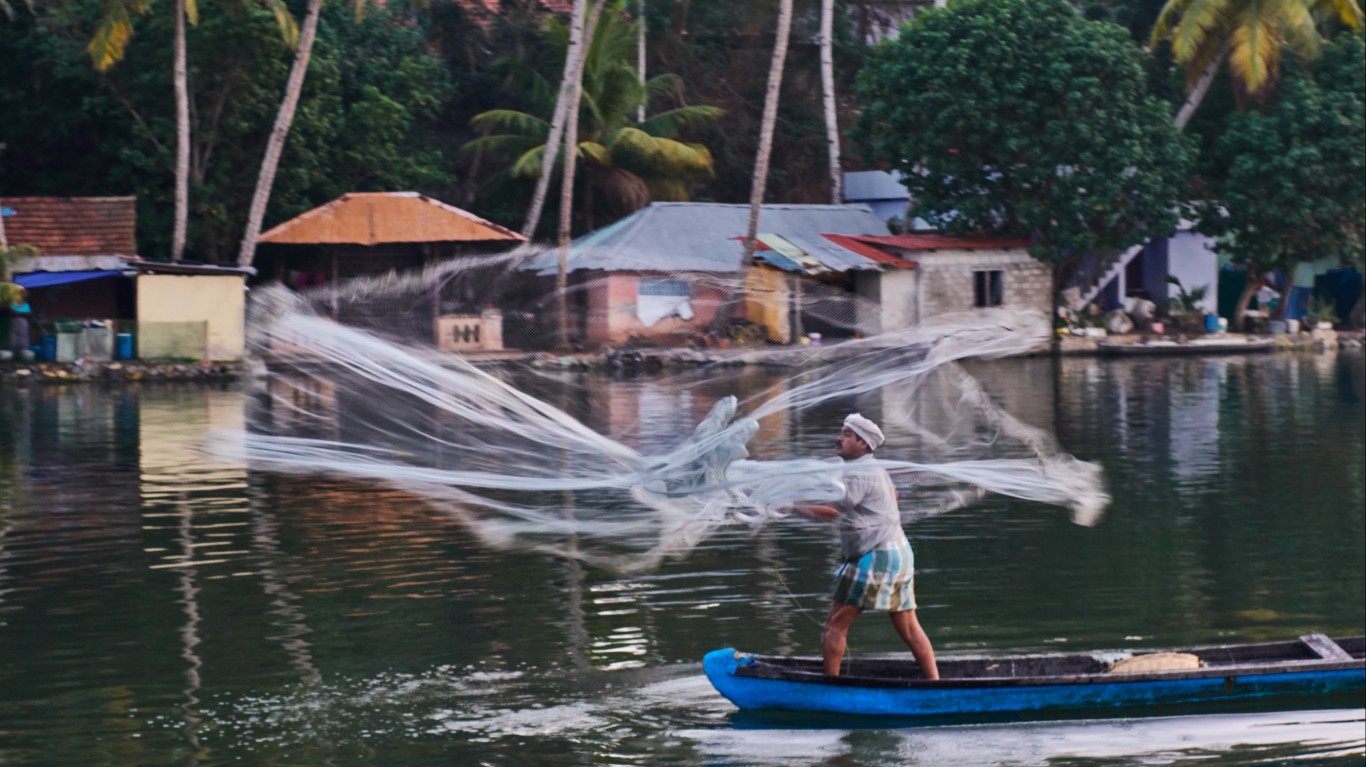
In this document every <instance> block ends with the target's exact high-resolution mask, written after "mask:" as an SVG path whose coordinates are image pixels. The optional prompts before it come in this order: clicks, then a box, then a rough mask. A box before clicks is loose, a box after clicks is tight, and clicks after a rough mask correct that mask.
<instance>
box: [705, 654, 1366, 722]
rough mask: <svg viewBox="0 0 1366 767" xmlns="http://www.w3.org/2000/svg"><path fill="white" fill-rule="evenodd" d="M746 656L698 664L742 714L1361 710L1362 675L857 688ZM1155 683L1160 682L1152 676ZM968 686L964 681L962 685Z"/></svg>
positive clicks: (1346, 671) (1331, 672)
mask: <svg viewBox="0 0 1366 767" xmlns="http://www.w3.org/2000/svg"><path fill="white" fill-rule="evenodd" d="M746 663H753V661H752V660H750V659H749V657H748V656H745V655H743V654H740V653H736V652H735V651H734V650H730V649H726V650H716V651H714V652H711V653H708V654H707V656H706V658H705V659H704V660H703V668H704V670H705V671H706V674H707V677H708V678H709V679H710V680H711V682H712V685H713V686H715V687H716V689H717V691H718V692H720V693H721V694H722V695H724V696H725V697H726V698H727V699H729V700H730V701H731V702H732V703H734V704H735V705H736V706H738V707H740V708H741V709H746V710H763V709H778V710H793V711H816V712H825V713H832V714H849V715H871V716H911V717H935V716H963V715H975V714H1029V713H1038V714H1040V715H1046V714H1055V713H1057V712H1066V711H1077V712H1081V711H1095V710H1103V709H1126V708H1134V709H1138V708H1159V707H1164V706H1186V705H1190V704H1211V703H1230V702H1270V701H1282V702H1285V703H1286V704H1287V705H1286V707H1301V706H1302V705H1304V704H1306V703H1308V702H1309V701H1311V700H1313V699H1318V698H1322V697H1326V696H1335V697H1348V698H1351V697H1352V696H1353V694H1355V696H1356V700H1355V703H1356V705H1361V704H1362V696H1363V691H1366V669H1363V668H1361V667H1356V668H1342V669H1320V670H1302V671H1299V670H1285V671H1268V672H1266V673H1244V672H1243V671H1242V670H1234V669H1230V670H1229V673H1228V674H1226V675H1224V674H1221V675H1207V676H1192V675H1180V674H1178V675H1172V676H1171V678H1160V675H1146V676H1145V677H1144V678H1125V677H1123V676H1120V677H1115V678H1114V679H1113V680H1107V679H1103V678H1101V679H1097V678H1091V677H1088V678H1086V679H1085V680H1072V681H1068V682H1063V683H1051V684H1050V683H1046V682H1041V683H1027V684H989V683H983V684H980V685H973V684H971V683H962V682H959V683H955V682H954V681H952V680H951V681H949V682H948V683H946V684H936V683H934V682H921V683H920V684H919V685H915V686H888V687H878V686H860V685H858V684H850V683H837V682H835V681H833V680H832V679H831V678H830V677H821V678H820V679H821V680H823V681H817V680H811V681H806V680H789V679H774V678H764V677H758V676H746V675H745V674H744V673H738V672H739V671H740V669H741V667H742V666H744V665H745V664H746ZM1152 677H1159V678H1152ZM966 681H967V680H964V682H966Z"/></svg>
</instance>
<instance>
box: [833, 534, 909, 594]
mask: <svg viewBox="0 0 1366 767" xmlns="http://www.w3.org/2000/svg"><path fill="white" fill-rule="evenodd" d="M834 598H835V602H836V603H843V604H847V605H854V606H855V607H862V608H863V609H865V610H877V611H881V612H901V611H903V610H914V609H915V555H914V554H913V553H911V544H910V543H909V542H908V541H907V540H906V538H905V537H904V536H903V537H901V538H900V539H899V540H896V541H892V542H891V543H885V544H883V545H881V546H879V547H877V548H876V549H873V550H872V551H870V552H868V553H867V554H864V555H863V556H862V557H859V558H858V560H857V561H855V560H850V561H848V562H845V563H844V564H842V565H840V567H839V569H838V570H836V571H835V593H834Z"/></svg>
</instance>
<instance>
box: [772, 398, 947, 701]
mask: <svg viewBox="0 0 1366 767" xmlns="http://www.w3.org/2000/svg"><path fill="white" fill-rule="evenodd" d="M884 439H885V437H883V435H882V430H881V429H879V428H878V425H877V424H875V423H873V422H872V421H871V420H869V419H867V418H864V417H863V416H861V415H859V414H858V413H853V414H851V415H850V416H849V417H847V418H845V419H844V428H842V429H840V434H839V437H838V438H837V439H836V453H837V454H838V456H839V458H840V459H841V460H843V461H844V462H845V463H846V468H845V472H844V484H845V493H844V498H843V499H841V500H840V501H839V502H837V503H835V504H798V505H797V506H796V509H797V510H798V511H800V512H802V513H804V514H806V515H808V516H811V517H814V518H816V519H820V520H824V521H826V522H834V523H835V526H836V529H837V530H838V532H839V538H840V554H841V556H842V558H843V560H844V562H843V564H841V565H840V566H839V569H838V570H836V571H835V588H834V594H833V597H834V603H833V604H832V605H831V607H830V614H829V615H827V616H826V619H825V633H824V636H823V638H822V641H821V656H822V658H823V660H824V665H825V673H826V674H828V675H829V676H839V673H840V662H841V660H843V658H844V649H845V645H846V644H847V637H848V634H849V627H850V626H852V625H853V624H854V619H855V618H857V617H858V616H859V613H861V612H863V611H864V610H874V611H877V612H886V613H888V614H889V615H890V616H891V619H892V626H893V627H895V628H896V632H897V633H898V634H900V635H901V638H902V639H903V640H905V642H906V644H907V645H908V646H909V647H910V648H911V653H912V654H913V655H915V660H916V662H917V663H919V664H920V668H921V670H922V671H923V672H924V673H925V678H926V679H938V678H939V667H938V666H937V665H935V661H934V648H933V647H932V646H930V638H929V637H928V636H926V635H925V630H924V629H922V628H921V627H920V621H919V620H917V619H916V615H915V557H914V555H913V554H912V553H911V544H910V541H908V540H906V533H905V532H903V531H902V529H901V514H900V512H899V511H898V509H897V494H896V488H895V487H894V486H893V485H892V477H891V475H889V474H888V473H887V470H886V469H883V468H881V467H879V466H876V465H873V460H874V459H873V451H874V450H876V449H877V447H878V446H879V445H881V444H882V442H883V440H884Z"/></svg>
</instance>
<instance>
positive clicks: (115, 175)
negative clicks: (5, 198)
mask: <svg viewBox="0 0 1366 767" xmlns="http://www.w3.org/2000/svg"><path fill="white" fill-rule="evenodd" d="M405 8H406V6H404V4H403V3H401V2H391V3H389V6H388V8H376V9H373V10H372V12H371V13H369V14H367V15H366V17H365V19H363V20H362V21H361V22H359V23H357V22H356V21H355V20H354V18H353V16H352V14H351V11H350V9H349V8H347V7H345V6H344V5H342V4H334V5H333V6H330V7H328V8H326V9H324V11H323V18H322V20H321V23H320V26H319V31H318V43H317V46H316V48H315V55H314V61H313V66H312V67H311V70H310V74H309V78H308V83H307V84H306V86H305V87H304V89H303V93H302V95H301V99H300V103H299V109H298V114H297V118H296V120H295V125H294V129H293V131H292V135H291V137H290V140H289V148H290V151H289V152H288V153H286V155H285V156H284V157H283V159H282V161H281V164H280V170H279V173H278V175H277V181H276V184H275V189H274V193H273V194H272V196H271V205H270V208H269V210H268V213H267V217H266V220H267V221H268V222H272V223H273V222H277V221H280V220H283V219H284V218H288V217H291V216H294V215H297V214H298V213H301V212H303V211H305V210H308V209H309V208H312V207H314V206H316V205H319V204H321V203H323V202H327V201H328V200H330V199H333V198H335V197H337V196H339V195H340V194H342V193H344V192H347V191H389V190H394V189H417V190H419V191H426V192H431V193H435V192H437V191H438V190H441V189H443V188H444V187H445V185H446V184H448V183H449V182H450V174H449V171H448V168H449V160H448V159H447V154H446V152H447V151H449V150H450V149H451V148H452V145H451V142H450V140H449V139H448V138H447V137H446V136H445V134H444V131H443V129H442V126H441V125H440V124H439V122H438V119H439V116H440V115H441V114H442V113H443V110H444V109H445V107H446V105H447V104H448V103H449V100H450V98H451V96H452V94H453V93H454V92H455V89H456V76H457V75H458V76H460V77H466V76H468V75H467V73H466V72H464V71H459V72H454V73H452V71H451V70H448V69H447V68H446V66H445V64H444V62H443V60H442V59H441V58H440V57H439V56H437V55H436V54H434V53H433V52H432V50H431V48H430V47H429V45H428V40H427V34H428V32H429V29H428V27H427V26H426V23H425V20H424V19H425V17H423V16H412V15H410V14H408V13H407V12H406V10H405ZM99 12H100V8H99V7H98V5H97V4H96V3H93V2H86V3H83V2H71V3H62V4H55V3H54V4H40V5H38V6H37V10H36V13H35V14H34V15H33V16H29V15H28V14H22V13H21V14H17V18H16V20H15V22H14V23H12V24H9V23H0V82H4V83H5V87H0V114H4V115H5V119H3V120H0V143H5V144H7V145H8V147H9V149H8V150H7V151H5V152H4V153H3V154H0V194H8V195H15V194H36V195H43V194H47V195H136V196H137V199H138V243H139V252H140V253H164V252H166V251H167V249H168V247H169V244H170V234H171V229H172V227H171V214H172V199H173V197H172V195H173V187H172V183H171V182H172V175H171V173H170V170H171V168H172V167H173V163H174V152H173V148H174V141H175V120H174V113H173V111H172V108H171V107H172V104H171V99H169V98H167V93H166V84H167V82H168V79H169V75H168V72H167V67H166V61H165V59H166V54H165V52H166V51H168V50H170V47H171V44H172V39H173V29H172V20H171V18H170V15H171V14H164V13H151V14H148V15H146V16H144V17H142V18H141V19H139V21H138V31H137V35H138V44H137V45H130V46H129V47H128V50H127V56H126V59H125V60H124V61H123V62H121V63H120V64H119V65H118V66H117V67H114V68H112V69H111V70H110V71H109V72H108V74H106V75H99V74H97V73H95V72H94V71H93V69H92V68H91V67H90V65H89V60H88V58H86V53H85V45H86V43H87V42H88V40H89V30H90V29H93V28H94V26H95V25H96V24H97V23H98V14H99ZM191 39H192V41H193V44H192V45H190V46H189V49H188V54H189V56H188V64H189V73H190V77H189V84H190V103H191V105H192V106H191V112H190V113H191V120H192V131H191V135H192V143H191V153H190V184H191V187H190V189H191V200H192V204H191V206H190V218H189V231H188V238H187V239H188V247H187V257H194V258H199V259H202V260H206V261H210V262H223V261H232V260H233V258H234V256H235V255H236V253H237V249H238V248H237V243H238V239H239V238H240V236H241V233H242V227H243V225H244V224H245V221H246V210H247V204H248V202H249V201H250V199H251V195H252V191H253V188H254V184H255V182H256V173H255V171H256V169H257V167H258V165H259V163H260V155H261V147H262V146H263V145H264V143H265V140H266V137H267V135H268V133H269V131H270V129H271V124H272V121H273V120H274V118H275V113H276V110H277V108H278V106H279V94H280V89H281V84H282V83H283V82H284V80H285V77H286V75H287V72H288V69H289V63H290V58H291V55H290V50H289V48H288V47H287V46H286V45H285V44H284V43H283V42H282V40H281V36H280V33H279V30H278V25H277V23H276V20H275V18H274V17H273V14H272V13H271V12H270V11H269V10H268V9H265V8H263V7H261V6H260V5H257V4H231V3H202V2H201V3H200V20H199V25H198V27H196V29H195V30H194V34H193V36H192V38H191ZM72 147H81V148H82V151H80V152H73V151H72Z"/></svg>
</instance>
